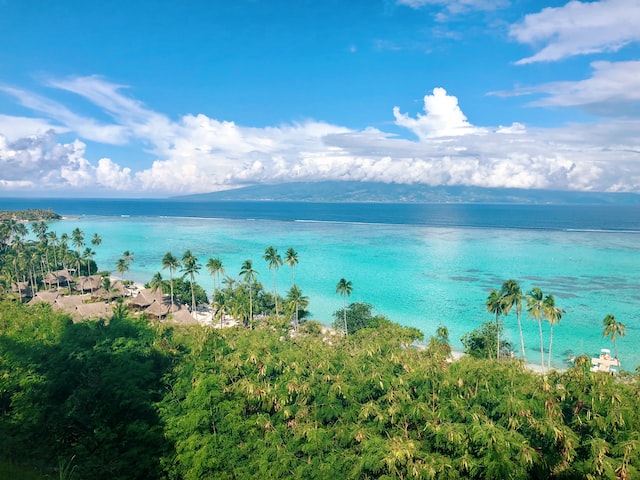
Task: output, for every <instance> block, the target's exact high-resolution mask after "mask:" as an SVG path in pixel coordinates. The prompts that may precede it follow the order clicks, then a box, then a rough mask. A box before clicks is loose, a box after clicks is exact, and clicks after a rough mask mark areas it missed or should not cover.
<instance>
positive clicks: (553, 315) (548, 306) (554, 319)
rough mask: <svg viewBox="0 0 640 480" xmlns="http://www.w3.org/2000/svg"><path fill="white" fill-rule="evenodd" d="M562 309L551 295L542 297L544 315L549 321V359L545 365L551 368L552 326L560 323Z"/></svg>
mask: <svg viewBox="0 0 640 480" xmlns="http://www.w3.org/2000/svg"><path fill="white" fill-rule="evenodd" d="M563 314H564V310H562V309H561V308H558V307H557V306H556V299H555V297H554V296H553V295H550V294H549V295H547V296H546V297H545V298H544V316H545V317H546V319H547V320H548V321H549V359H548V360H547V366H548V367H549V368H551V347H552V346H553V326H554V325H555V324H556V323H560V320H562V315H563Z"/></svg>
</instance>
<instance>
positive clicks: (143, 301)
mask: <svg viewBox="0 0 640 480" xmlns="http://www.w3.org/2000/svg"><path fill="white" fill-rule="evenodd" d="M164 297H166V298H169V297H168V295H163V294H162V292H161V291H160V290H156V291H155V292H152V291H151V289H150V288H143V289H142V290H140V293H138V295H136V296H135V297H133V298H132V299H131V300H130V301H129V305H131V306H132V307H138V308H147V307H148V306H150V305H151V304H152V303H153V302H159V303H160V304H162V303H165V300H164ZM169 303H171V302H170V301H169Z"/></svg>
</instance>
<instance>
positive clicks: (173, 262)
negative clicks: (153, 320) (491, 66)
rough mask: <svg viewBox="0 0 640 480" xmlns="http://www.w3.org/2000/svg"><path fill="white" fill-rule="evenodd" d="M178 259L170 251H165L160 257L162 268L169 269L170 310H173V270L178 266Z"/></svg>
mask: <svg viewBox="0 0 640 480" xmlns="http://www.w3.org/2000/svg"><path fill="white" fill-rule="evenodd" d="M180 266H181V264H180V260H178V259H177V258H176V257H174V256H173V254H172V253H171V252H167V253H165V254H164V257H162V268H163V269H164V268H168V269H169V286H170V288H171V311H172V312H173V299H174V296H173V272H174V270H177V269H178V268H180Z"/></svg>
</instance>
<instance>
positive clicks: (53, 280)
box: [42, 269, 71, 288]
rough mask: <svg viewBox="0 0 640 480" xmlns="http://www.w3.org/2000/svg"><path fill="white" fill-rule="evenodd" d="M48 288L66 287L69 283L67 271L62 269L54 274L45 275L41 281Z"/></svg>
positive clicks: (69, 278) (69, 277)
mask: <svg viewBox="0 0 640 480" xmlns="http://www.w3.org/2000/svg"><path fill="white" fill-rule="evenodd" d="M42 281H43V282H44V284H45V285H48V286H49V288H52V287H53V286H54V285H55V286H61V287H66V286H68V285H69V284H70V283H71V274H70V273H69V270H66V269H63V270H58V271H56V272H50V273H47V274H46V275H45V277H44V278H43V280H42Z"/></svg>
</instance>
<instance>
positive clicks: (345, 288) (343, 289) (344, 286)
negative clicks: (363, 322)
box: [336, 278, 353, 337]
mask: <svg viewBox="0 0 640 480" xmlns="http://www.w3.org/2000/svg"><path fill="white" fill-rule="evenodd" d="M352 291H353V284H352V283H351V280H345V279H344V278H341V279H340V281H339V282H338V285H336V293H337V294H339V295H342V299H343V307H342V312H343V315H344V336H345V337H346V336H347V334H348V332H347V297H350V296H351V292H352Z"/></svg>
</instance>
